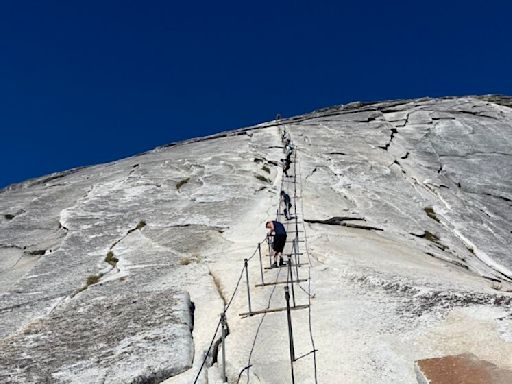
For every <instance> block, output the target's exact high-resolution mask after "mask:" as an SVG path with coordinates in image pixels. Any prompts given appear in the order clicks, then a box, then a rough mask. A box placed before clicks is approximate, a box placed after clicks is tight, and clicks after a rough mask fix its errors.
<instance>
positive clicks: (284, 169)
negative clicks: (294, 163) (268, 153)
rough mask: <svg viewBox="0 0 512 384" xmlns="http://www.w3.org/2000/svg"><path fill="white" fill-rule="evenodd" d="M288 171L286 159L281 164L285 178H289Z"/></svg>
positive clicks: (288, 166)
mask: <svg viewBox="0 0 512 384" xmlns="http://www.w3.org/2000/svg"><path fill="white" fill-rule="evenodd" d="M289 170H290V160H288V158H286V159H285V160H284V163H283V172H284V175H285V176H286V177H289V176H288V171H289Z"/></svg>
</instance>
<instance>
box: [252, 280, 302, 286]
mask: <svg viewBox="0 0 512 384" xmlns="http://www.w3.org/2000/svg"><path fill="white" fill-rule="evenodd" d="M304 281H308V279H298V280H291V281H290V283H303V282H304ZM277 284H288V281H286V280H284V281H274V282H272V283H259V284H256V285H255V287H267V286H269V285H277Z"/></svg>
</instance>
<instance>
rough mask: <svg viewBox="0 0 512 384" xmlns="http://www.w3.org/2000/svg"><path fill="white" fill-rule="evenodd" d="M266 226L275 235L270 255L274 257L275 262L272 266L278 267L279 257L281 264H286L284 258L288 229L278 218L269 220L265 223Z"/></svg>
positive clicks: (270, 233)
mask: <svg viewBox="0 0 512 384" xmlns="http://www.w3.org/2000/svg"><path fill="white" fill-rule="evenodd" d="M265 227H266V228H267V229H269V235H270V236H272V235H273V236H274V241H273V242H272V254H271V255H270V257H274V263H273V264H272V267H277V265H278V258H279V266H283V265H284V260H283V250H284V246H285V244H286V236H287V235H286V229H285V228H284V225H283V224H281V223H280V222H279V221H276V220H269V221H267V222H266V223H265Z"/></svg>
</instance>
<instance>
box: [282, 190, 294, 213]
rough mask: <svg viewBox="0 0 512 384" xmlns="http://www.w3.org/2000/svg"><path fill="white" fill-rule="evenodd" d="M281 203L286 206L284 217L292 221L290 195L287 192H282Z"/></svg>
mask: <svg viewBox="0 0 512 384" xmlns="http://www.w3.org/2000/svg"><path fill="white" fill-rule="evenodd" d="M281 201H282V202H283V204H284V217H286V220H290V219H291V217H290V209H291V208H292V202H291V199H290V195H288V194H287V193H286V192H285V191H281Z"/></svg>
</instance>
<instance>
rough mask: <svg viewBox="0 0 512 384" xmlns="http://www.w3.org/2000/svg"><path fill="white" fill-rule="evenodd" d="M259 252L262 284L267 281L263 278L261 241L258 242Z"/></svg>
mask: <svg viewBox="0 0 512 384" xmlns="http://www.w3.org/2000/svg"><path fill="white" fill-rule="evenodd" d="M258 254H259V255H260V272H261V284H265V281H264V280H263V263H262V261H261V243H258Z"/></svg>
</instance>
